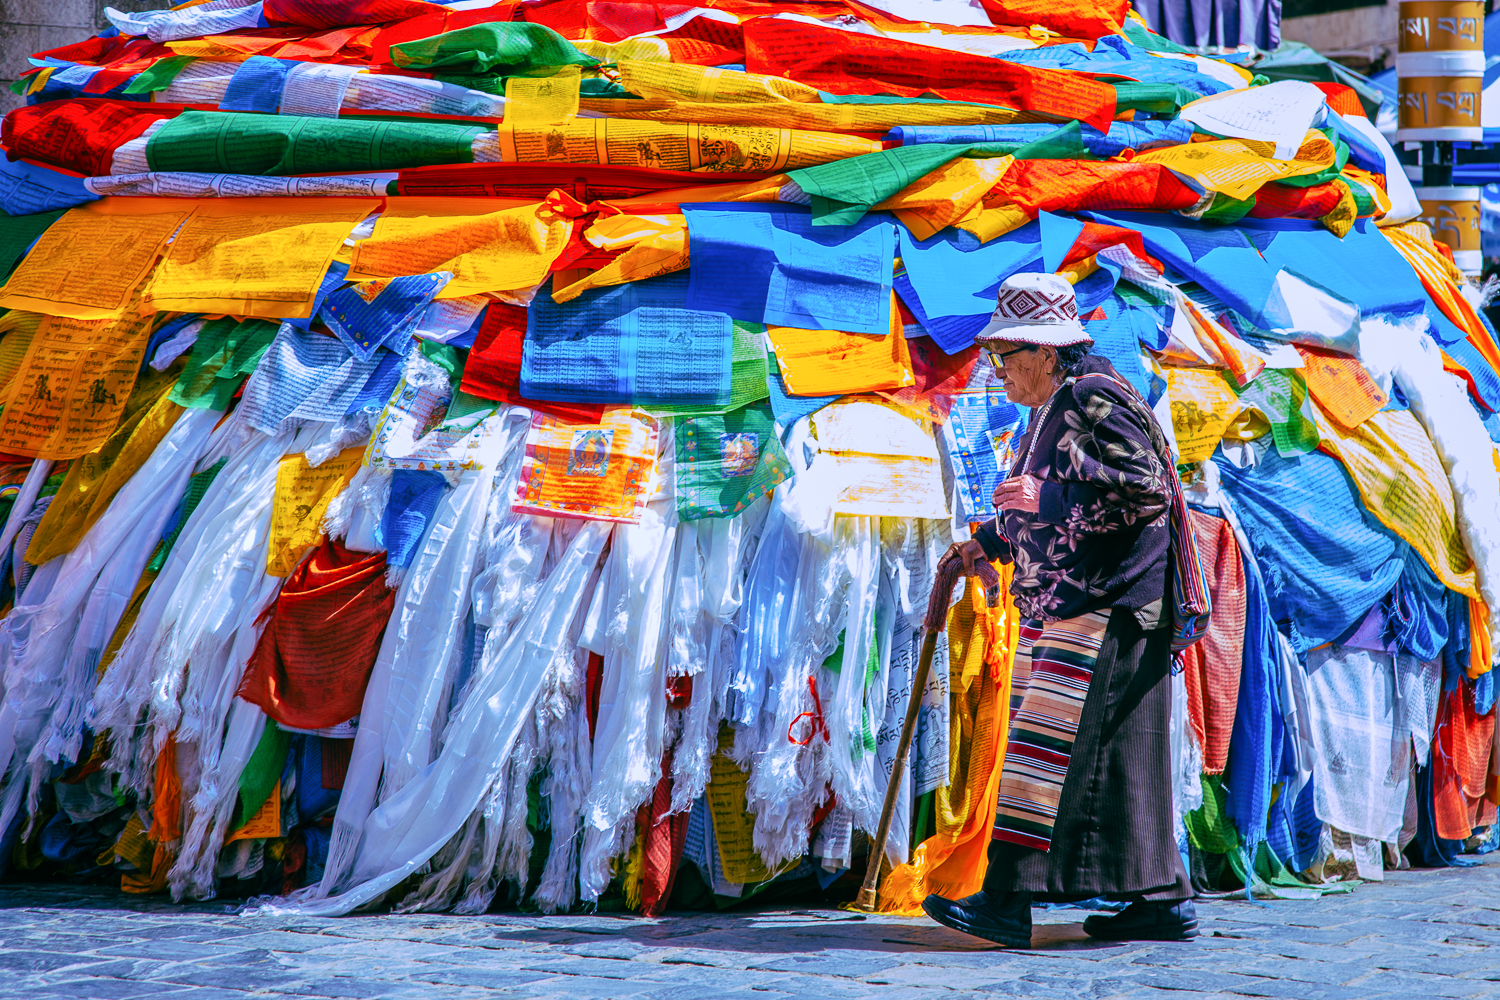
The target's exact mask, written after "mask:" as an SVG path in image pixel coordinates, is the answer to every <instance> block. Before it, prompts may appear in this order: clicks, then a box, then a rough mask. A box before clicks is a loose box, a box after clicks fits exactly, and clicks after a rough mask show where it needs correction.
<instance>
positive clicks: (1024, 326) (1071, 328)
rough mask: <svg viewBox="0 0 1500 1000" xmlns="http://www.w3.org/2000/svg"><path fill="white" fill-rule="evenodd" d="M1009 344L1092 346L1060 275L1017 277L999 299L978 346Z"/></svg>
mask: <svg viewBox="0 0 1500 1000" xmlns="http://www.w3.org/2000/svg"><path fill="white" fill-rule="evenodd" d="M994 340H1009V341H1012V342H1014V343H1017V344H1046V345H1048V346H1049V347H1067V346H1068V345H1069V344H1092V343H1093V342H1094V338H1093V337H1090V336H1089V333H1088V331H1087V330H1085V329H1084V328H1083V324H1082V323H1080V322H1078V300H1077V299H1076V298H1075V297H1074V295H1073V286H1072V285H1071V284H1069V283H1068V279H1067V278H1064V277H1062V276H1060V275H1056V274H1029V273H1028V274H1013V275H1011V276H1010V277H1009V278H1006V279H1005V282H1004V283H1003V284H1001V286H1000V294H998V295H996V296H995V311H994V312H992V313H991V314H990V321H989V324H988V325H986V326H985V328H984V329H983V330H980V331H979V332H978V333H977V334H975V335H974V342H975V343H976V344H983V343H986V342H988V341H994Z"/></svg>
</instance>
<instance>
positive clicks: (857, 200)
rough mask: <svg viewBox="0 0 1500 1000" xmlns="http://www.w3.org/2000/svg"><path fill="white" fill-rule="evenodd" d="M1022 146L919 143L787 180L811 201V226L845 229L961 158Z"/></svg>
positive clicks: (821, 166)
mask: <svg viewBox="0 0 1500 1000" xmlns="http://www.w3.org/2000/svg"><path fill="white" fill-rule="evenodd" d="M1022 145H1023V144H1021V143H1003V142H978V143H968V144H965V143H945V142H926V143H918V144H917V145H914V146H897V147H896V148H895V149H883V150H881V151H880V152H878V153H865V154H864V155H863V156H851V157H849V158H848V159H845V160H834V161H833V162H832V163H820V164H818V165H817V166H815V167H803V168H802V169H801V170H790V171H788V172H787V176H788V177H790V178H791V179H792V180H794V181H796V182H797V186H798V187H800V188H802V190H803V191H804V192H806V193H807V194H808V196H809V197H811V198H812V215H813V225H815V226H849V225H853V224H854V223H856V222H858V221H859V220H860V219H862V218H863V217H864V215H865V213H866V212H868V211H869V210H870V209H871V207H873V206H875V205H878V204H879V203H880V202H882V201H885V199H887V198H889V197H890V196H891V195H893V194H895V193H896V192H898V191H900V190H901V189H902V188H905V187H907V186H909V185H911V184H913V183H914V182H916V181H919V180H921V179H922V178H923V177H925V176H927V175H928V174H930V173H932V172H933V171H934V170H937V169H938V168H939V167H943V166H946V165H947V164H949V163H951V162H952V161H954V160H956V159H958V158H959V157H960V156H970V157H975V158H980V157H986V156H1004V155H1006V154H1007V153H1010V152H1013V151H1014V150H1015V149H1018V148H1020V147H1021V146H1022Z"/></svg>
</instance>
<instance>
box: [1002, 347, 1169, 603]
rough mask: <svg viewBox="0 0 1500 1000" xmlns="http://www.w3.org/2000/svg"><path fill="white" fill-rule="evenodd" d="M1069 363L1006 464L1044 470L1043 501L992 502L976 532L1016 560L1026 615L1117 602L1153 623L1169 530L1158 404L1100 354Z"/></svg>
mask: <svg viewBox="0 0 1500 1000" xmlns="http://www.w3.org/2000/svg"><path fill="white" fill-rule="evenodd" d="M1071 371H1072V373H1073V376H1074V377H1070V378H1069V379H1068V381H1067V382H1066V383H1064V385H1063V386H1062V388H1060V389H1058V391H1057V394H1056V395H1054V396H1053V397H1052V402H1051V405H1050V407H1048V408H1047V410H1046V413H1045V415H1043V408H1042V407H1037V408H1036V410H1035V411H1034V412H1033V413H1032V424H1031V426H1030V427H1029V428H1027V431H1026V433H1025V435H1023V436H1022V438H1021V442H1020V444H1019V446H1018V448H1017V454H1018V455H1019V456H1020V457H1019V458H1018V459H1017V461H1016V464H1015V466H1014V467H1013V468H1012V469H1011V472H1010V474H1011V475H1012V476H1018V475H1020V474H1021V473H1022V472H1023V471H1029V472H1030V474H1031V475H1033V476H1035V477H1036V478H1038V479H1040V480H1042V487H1041V501H1040V504H1039V507H1040V509H1039V510H1038V511H1037V513H1035V514H1033V513H1030V512H1029V511H1019V510H1005V511H1001V512H1000V517H998V518H996V519H995V521H992V522H988V523H986V524H984V525H982V526H981V527H980V528H979V530H978V531H977V532H976V533H975V536H974V537H975V539H976V540H977V541H978V542H979V543H980V545H982V546H983V547H984V550H985V553H986V554H987V555H989V557H990V558H991V559H999V560H1001V561H1003V562H1014V563H1015V572H1014V576H1013V578H1012V582H1011V594H1012V595H1013V596H1014V597H1015V599H1016V608H1017V610H1018V611H1019V612H1020V613H1021V614H1022V615H1023V616H1024V617H1028V618H1042V619H1047V620H1050V621H1057V620H1059V619H1063V618H1073V617H1076V616H1077V615H1081V614H1086V613H1088V612H1090V611H1098V610H1102V609H1104V608H1115V607H1124V608H1133V609H1136V611H1137V617H1139V618H1140V619H1141V624H1142V625H1143V626H1145V627H1148V628H1150V627H1155V626H1156V625H1157V624H1158V623H1159V621H1160V618H1161V615H1162V608H1163V607H1164V606H1165V604H1164V600H1163V599H1164V598H1165V597H1166V593H1167V561H1168V560H1167V556H1168V550H1169V546H1170V541H1171V538H1170V534H1169V532H1170V526H1169V513H1168V505H1169V498H1170V496H1171V494H1170V492H1169V491H1170V489H1171V486H1170V480H1168V479H1166V478H1165V477H1166V476H1168V475H1175V474H1176V470H1174V469H1173V468H1172V467H1171V465H1170V464H1169V461H1168V460H1164V459H1163V456H1164V455H1167V454H1168V452H1167V450H1166V443H1165V438H1164V437H1163V435H1162V431H1161V428H1160V427H1159V426H1158V425H1157V423H1156V418H1155V416H1154V415H1153V414H1152V413H1151V411H1150V409H1148V408H1147V407H1146V404H1145V403H1144V401H1142V400H1141V398H1140V396H1138V395H1137V394H1136V393H1135V391H1134V390H1133V389H1131V388H1130V387H1129V385H1128V384H1121V383H1123V381H1124V380H1123V379H1121V380H1120V382H1116V381H1114V379H1119V378H1120V377H1119V376H1118V375H1116V374H1115V369H1114V366H1113V365H1111V364H1110V363H1109V361H1108V360H1106V359H1105V358H1103V357H1100V356H1098V355H1095V354H1090V355H1087V356H1085V357H1084V359H1083V360H1082V361H1081V362H1079V363H1078V364H1077V365H1075V366H1074V367H1073V369H1072V370H1071ZM1100 375H1108V376H1112V378H1101V377H1098V376H1100ZM1027 455H1030V456H1031V458H1030V464H1029V468H1028V466H1027V459H1026V456H1027Z"/></svg>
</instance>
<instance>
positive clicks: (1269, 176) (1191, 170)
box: [1135, 129, 1337, 201]
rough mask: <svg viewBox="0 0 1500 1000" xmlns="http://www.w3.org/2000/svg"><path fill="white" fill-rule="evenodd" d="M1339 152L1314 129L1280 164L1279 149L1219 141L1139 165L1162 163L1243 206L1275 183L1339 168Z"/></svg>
mask: <svg viewBox="0 0 1500 1000" xmlns="http://www.w3.org/2000/svg"><path fill="white" fill-rule="evenodd" d="M1336 152H1337V150H1336V149H1335V148H1334V145H1333V143H1331V142H1329V141H1328V137H1327V136H1325V135H1324V134H1323V133H1321V132H1318V131H1316V130H1314V129H1309V130H1308V132H1307V135H1306V136H1305V137H1304V138H1303V140H1302V146H1301V148H1300V149H1298V150H1297V155H1296V157H1295V158H1293V159H1290V160H1278V159H1276V155H1275V154H1276V144H1275V143H1270V142H1257V141H1255V140H1252V139H1214V140H1210V141H1208V142H1189V143H1185V144H1183V145H1178V146H1168V147H1166V148H1165V149H1153V150H1149V151H1147V152H1144V153H1137V154H1136V156H1135V159H1136V162H1138V163H1159V164H1161V165H1162V166H1165V167H1166V168H1168V169H1169V170H1171V171H1172V172H1174V173H1178V174H1181V175H1182V176H1184V177H1186V178H1188V179H1190V180H1192V181H1193V182H1195V183H1196V184H1198V185H1199V186H1200V187H1203V188H1205V189H1207V190H1209V191H1218V192H1221V193H1223V194H1226V195H1228V196H1229V197H1231V198H1236V199H1239V200H1241V201H1243V200H1245V199H1247V198H1250V197H1252V196H1253V195H1254V194H1255V192H1257V191H1259V190H1260V189H1261V187H1263V186H1264V185H1266V184H1269V183H1270V182H1271V181H1279V180H1283V179H1285V178H1287V177H1302V176H1305V175H1307V174H1315V173H1318V172H1319V171H1321V170H1326V169H1327V168H1329V167H1331V166H1333V164H1334V157H1335V154H1336Z"/></svg>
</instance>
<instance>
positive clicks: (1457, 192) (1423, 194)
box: [1417, 187, 1483, 274]
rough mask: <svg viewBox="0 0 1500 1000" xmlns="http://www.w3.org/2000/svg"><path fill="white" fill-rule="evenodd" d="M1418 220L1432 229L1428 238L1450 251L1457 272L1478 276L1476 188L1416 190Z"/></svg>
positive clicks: (1479, 261) (1477, 208)
mask: <svg viewBox="0 0 1500 1000" xmlns="http://www.w3.org/2000/svg"><path fill="white" fill-rule="evenodd" d="M1417 199H1418V200H1419V201H1421V203H1422V216H1421V221H1423V222H1425V223H1427V225H1428V226H1430V227H1431V229H1432V238H1433V239H1434V240H1437V241H1439V242H1441V243H1446V244H1447V245H1448V246H1449V247H1450V248H1451V249H1452V250H1453V262H1454V263H1455V264H1457V265H1458V267H1459V270H1461V271H1464V272H1465V273H1469V274H1478V273H1479V272H1480V271H1481V270H1483V257H1482V254H1481V253H1480V248H1479V189H1478V188H1477V187H1419V188H1417Z"/></svg>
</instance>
